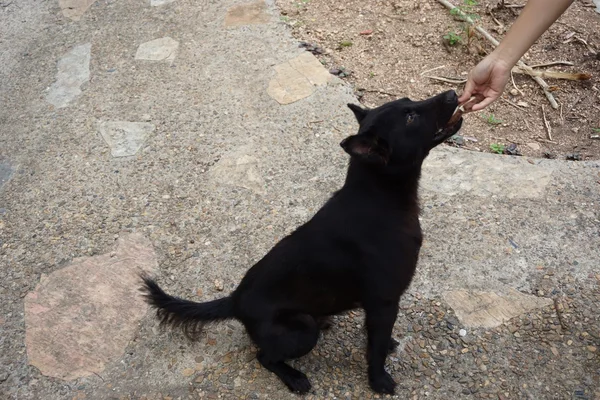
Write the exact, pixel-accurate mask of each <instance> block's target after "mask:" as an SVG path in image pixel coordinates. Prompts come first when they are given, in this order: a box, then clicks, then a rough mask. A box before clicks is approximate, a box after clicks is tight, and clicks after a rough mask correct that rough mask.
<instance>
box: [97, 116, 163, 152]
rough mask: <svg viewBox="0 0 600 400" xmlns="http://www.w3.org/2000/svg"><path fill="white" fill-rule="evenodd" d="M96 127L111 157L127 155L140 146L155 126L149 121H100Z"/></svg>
mask: <svg viewBox="0 0 600 400" xmlns="http://www.w3.org/2000/svg"><path fill="white" fill-rule="evenodd" d="M97 128H98V131H99V132H100V135H101V136H102V138H103V139H104V141H105V142H106V144H108V146H109V147H110V151H111V155H112V156H113V157H129V156H134V155H135V154H136V153H137V152H138V150H139V149H141V148H142V146H143V145H144V143H145V142H146V140H147V139H148V137H149V136H150V134H151V133H152V132H153V131H154V129H155V128H156V127H155V126H154V125H153V124H151V123H149V122H129V121H101V122H98V124H97Z"/></svg>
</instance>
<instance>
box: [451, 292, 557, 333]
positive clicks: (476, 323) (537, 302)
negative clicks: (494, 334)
mask: <svg viewBox="0 0 600 400" xmlns="http://www.w3.org/2000/svg"><path fill="white" fill-rule="evenodd" d="M444 300H446V302H447V303H448V304H449V305H450V307H452V309H453V310H454V312H455V313H456V316H457V317H458V319H459V320H460V321H461V322H462V323H463V324H464V325H465V326H468V327H481V328H494V327H496V326H499V325H502V324H503V323H504V322H506V321H508V320H509V319H511V318H514V317H518V316H519V315H522V314H524V313H527V312H529V311H532V310H535V309H537V308H542V307H545V306H548V305H551V304H553V301H552V299H548V298H544V297H537V296H532V295H526V294H523V293H521V292H519V291H517V290H515V289H510V290H509V291H508V292H507V293H495V292H475V291H469V290H454V291H450V292H447V293H445V294H444Z"/></svg>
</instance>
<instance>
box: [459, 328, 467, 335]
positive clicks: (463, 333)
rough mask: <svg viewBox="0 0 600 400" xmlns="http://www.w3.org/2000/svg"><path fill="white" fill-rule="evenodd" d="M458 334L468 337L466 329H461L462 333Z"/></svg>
mask: <svg viewBox="0 0 600 400" xmlns="http://www.w3.org/2000/svg"><path fill="white" fill-rule="evenodd" d="M458 334H459V335H460V336H466V335H467V331H466V330H465V329H461V330H460V331H458Z"/></svg>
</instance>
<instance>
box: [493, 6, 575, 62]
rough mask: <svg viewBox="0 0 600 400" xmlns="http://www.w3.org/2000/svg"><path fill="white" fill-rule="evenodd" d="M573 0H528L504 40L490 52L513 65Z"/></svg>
mask: <svg viewBox="0 0 600 400" xmlns="http://www.w3.org/2000/svg"><path fill="white" fill-rule="evenodd" d="M573 1H574V0H529V1H528V2H527V5H526V6H525V8H524V9H523V11H522V12H521V15H519V18H517V20H516V21H515V23H514V24H513V25H512V27H511V28H510V30H509V31H508V33H507V34H506V36H505V37H504V40H502V42H500V45H499V46H498V47H497V48H496V49H495V50H494V52H493V53H492V54H493V55H494V57H496V58H498V59H500V60H503V61H504V62H506V63H507V64H508V65H511V66H512V65H515V64H516V63H517V61H519V59H520V58H521V57H522V56H523V55H524V54H525V53H526V52H527V50H528V49H529V48H530V47H531V46H532V45H533V43H535V41H536V40H538V39H539V38H540V36H542V34H543V33H544V32H545V31H546V30H547V29H548V28H549V27H550V25H552V24H553V23H554V22H555V21H556V20H557V19H558V18H559V17H560V16H561V15H562V14H563V13H564V12H565V11H566V10H567V8H569V6H570V5H571V4H572V3H573Z"/></svg>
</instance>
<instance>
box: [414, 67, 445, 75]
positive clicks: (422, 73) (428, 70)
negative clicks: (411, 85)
mask: <svg viewBox="0 0 600 400" xmlns="http://www.w3.org/2000/svg"><path fill="white" fill-rule="evenodd" d="M444 67H445V65H440V66H439V67H435V68H430V69H426V70H425V71H423V72H421V73H420V74H419V75H421V76H423V75H425V74H426V73H428V72H433V71H436V70H438V69H441V68H444Z"/></svg>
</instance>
